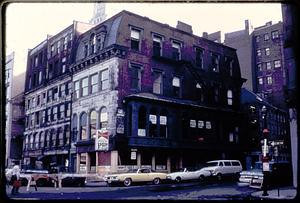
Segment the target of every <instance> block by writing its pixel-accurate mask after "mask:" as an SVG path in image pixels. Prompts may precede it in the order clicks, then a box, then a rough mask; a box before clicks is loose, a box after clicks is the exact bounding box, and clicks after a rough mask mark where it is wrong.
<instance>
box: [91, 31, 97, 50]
mask: <svg viewBox="0 0 300 203" xmlns="http://www.w3.org/2000/svg"><path fill="white" fill-rule="evenodd" d="M96 41H97V40H96V35H95V34H92V35H91V38H90V47H91V52H90V54H93V53H95V52H96Z"/></svg>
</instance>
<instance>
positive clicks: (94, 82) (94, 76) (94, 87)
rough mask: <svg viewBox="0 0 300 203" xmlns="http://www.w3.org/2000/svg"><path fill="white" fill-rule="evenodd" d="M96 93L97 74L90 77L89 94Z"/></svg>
mask: <svg viewBox="0 0 300 203" xmlns="http://www.w3.org/2000/svg"><path fill="white" fill-rule="evenodd" d="M97 91H98V73H96V74H93V75H92V76H91V93H92V94H93V93H95V92H97Z"/></svg>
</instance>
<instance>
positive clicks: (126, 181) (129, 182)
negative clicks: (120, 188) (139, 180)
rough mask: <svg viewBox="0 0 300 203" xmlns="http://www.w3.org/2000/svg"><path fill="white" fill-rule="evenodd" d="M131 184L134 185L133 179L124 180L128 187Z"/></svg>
mask: <svg viewBox="0 0 300 203" xmlns="http://www.w3.org/2000/svg"><path fill="white" fill-rule="evenodd" d="M131 183H132V180H131V178H126V179H125V180H124V185H125V186H126V187H128V186H130V185H131Z"/></svg>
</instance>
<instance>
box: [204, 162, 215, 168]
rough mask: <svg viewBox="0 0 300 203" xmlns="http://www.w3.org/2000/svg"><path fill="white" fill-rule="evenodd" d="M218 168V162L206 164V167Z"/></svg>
mask: <svg viewBox="0 0 300 203" xmlns="http://www.w3.org/2000/svg"><path fill="white" fill-rule="evenodd" d="M211 166H218V162H208V163H206V167H211Z"/></svg>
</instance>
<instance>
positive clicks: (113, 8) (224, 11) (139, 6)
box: [5, 3, 282, 75]
mask: <svg viewBox="0 0 300 203" xmlns="http://www.w3.org/2000/svg"><path fill="white" fill-rule="evenodd" d="M93 8H94V4H93V3H11V4H9V5H8V7H7V10H6V22H5V34H6V42H5V49H6V54H7V55H8V54H10V53H11V52H13V51H14V52H15V61H14V66H15V67H14V71H13V74H14V75H19V74H21V73H23V72H25V71H26V63H27V53H28V49H31V48H34V47H35V46H37V45H38V44H39V43H40V42H42V41H43V40H45V39H46V37H47V34H50V35H55V34H57V33H59V32H60V31H62V30H63V29H65V28H66V27H68V26H69V25H71V24H72V23H73V20H76V21H81V22H89V20H90V19H91V17H92V14H93ZM122 10H128V11H131V12H133V13H136V14H139V15H141V16H147V17H148V18H150V19H152V20H156V21H159V22H161V23H166V24H169V25H170V26H172V27H176V24H177V21H178V20H180V21H182V22H185V23H187V24H190V25H192V27H193V33H194V34H195V35H198V36H202V33H203V32H208V33H212V32H216V31H221V32H222V35H223V37H224V33H228V32H234V31H237V30H241V29H244V21H245V20H246V19H249V20H250V23H251V24H252V25H253V27H259V26H262V25H264V24H265V23H266V22H268V21H272V22H273V23H274V24H275V23H277V22H278V21H282V14H281V5H280V4H279V3H214V4H213V3H106V10H105V12H106V15H107V18H110V17H111V16H113V15H115V14H117V13H118V12H120V11H122Z"/></svg>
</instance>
